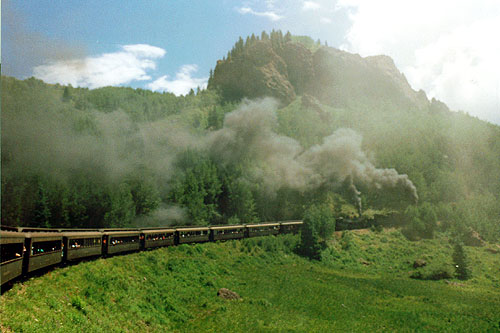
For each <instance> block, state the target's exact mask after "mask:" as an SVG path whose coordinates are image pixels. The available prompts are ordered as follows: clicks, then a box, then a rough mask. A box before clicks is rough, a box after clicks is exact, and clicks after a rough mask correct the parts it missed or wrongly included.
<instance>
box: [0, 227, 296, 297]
mask: <svg viewBox="0 0 500 333" xmlns="http://www.w3.org/2000/svg"><path fill="white" fill-rule="evenodd" d="M301 225H302V221H283V222H267V223H258V224H241V225H222V226H192V227H187V226H184V227H155V228H128V229H125V228H124V229H120V228H113V229H47V228H30V227H9V226H1V230H0V248H1V267H0V272H1V286H2V288H3V287H4V286H6V285H7V284H11V283H13V282H14V281H15V280H16V279H18V278H20V277H25V276H29V275H30V274H33V273H34V272H40V271H43V269H46V268H49V267H53V266H57V265H64V264H68V263H77V262H79V261H81V260H84V259H90V258H98V257H108V256H112V255H117V254H123V253H129V252H135V251H144V250H151V249H155V248H159V247H165V246H175V245H179V244H189V243H201V242H215V241H225V240H233V239H242V238H248V237H258V236H268V235H278V234H288V233H297V232H298V231H299V229H300V226H301Z"/></svg>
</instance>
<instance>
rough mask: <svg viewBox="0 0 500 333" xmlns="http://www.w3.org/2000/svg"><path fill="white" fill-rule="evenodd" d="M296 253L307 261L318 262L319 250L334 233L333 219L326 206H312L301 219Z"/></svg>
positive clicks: (319, 257)
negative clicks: (301, 223) (306, 258)
mask: <svg viewBox="0 0 500 333" xmlns="http://www.w3.org/2000/svg"><path fill="white" fill-rule="evenodd" d="M303 221H304V224H303V225H302V232H301V235H300V243H299V247H298V252H299V254H301V255H304V256H306V257H308V258H309V259H315V260H320V259H321V250H323V249H324V248H325V247H326V241H327V240H328V239H329V238H330V237H331V235H332V234H333V232H334V231H335V219H334V217H333V214H332V213H331V211H330V209H329V208H328V206H326V205H312V206H311V207H309V208H308V209H307V210H306V212H305V214H304V218H303Z"/></svg>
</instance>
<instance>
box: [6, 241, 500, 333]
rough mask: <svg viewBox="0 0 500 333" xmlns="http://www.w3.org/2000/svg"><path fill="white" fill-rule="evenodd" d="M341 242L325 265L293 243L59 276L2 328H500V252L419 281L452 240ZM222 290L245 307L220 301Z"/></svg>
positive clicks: (155, 254) (197, 249)
mask: <svg viewBox="0 0 500 333" xmlns="http://www.w3.org/2000/svg"><path fill="white" fill-rule="evenodd" d="M342 239H344V241H343V240H342ZM345 239H346V237H344V238H342V237H341V236H340V235H338V236H337V237H336V239H335V240H334V241H333V242H332V243H331V244H330V247H331V248H332V250H329V251H327V253H325V256H324V259H323V262H312V261H309V260H306V259H303V258H301V257H298V256H296V255H295V254H293V252H292V251H291V249H292V248H293V247H294V245H295V243H296V241H297V237H296V236H285V237H263V238H257V239H250V240H242V241H229V242H225V243H207V244H199V245H182V246H178V247H171V248H164V249H159V250H156V251H149V252H141V253H134V254H130V255H127V256H118V257H113V258H108V259H105V260H104V259H99V260H96V261H92V262H86V263H81V264H79V265H77V266H73V267H66V268H60V269H55V270H54V271H52V272H50V273H48V274H47V275H44V276H42V277H39V278H34V279H31V280H29V281H26V282H24V283H19V284H17V285H15V286H14V287H13V289H12V290H10V291H8V292H6V293H5V294H4V295H3V296H2V299H1V303H0V314H1V318H2V326H3V327H4V328H10V329H12V330H13V331H15V332H47V331H60V332H68V331H71V332H72V331H84V332H104V331H106V332H118V331H149V332H163V331H186V332H197V331H221V332H228V331H244V332H249V331H302V332H313V331H314V332H331V331H360V332H368V331H369V332H372V331H463V332H486V331H495V330H498V329H500V327H499V326H498V325H499V321H500V314H499V313H500V312H499V311H498V309H499V308H500V285H499V284H500V282H499V276H500V274H499V269H500V256H499V254H493V253H490V252H488V251H485V249H484V248H470V247H467V248H466V250H467V254H468V255H469V258H470V262H471V268H472V271H473V278H472V279H471V280H468V281H465V282H463V281H458V280H451V281H448V283H447V282H446V281H442V280H441V281H420V280H414V279H411V278H409V275H410V274H411V272H412V271H413V270H414V268H413V266H412V264H413V261H414V260H415V259H417V258H423V259H425V260H426V261H427V262H428V263H429V265H430V264H431V263H433V262H434V261H437V262H438V263H440V264H445V265H446V264H450V260H451V259H450V256H451V248H449V246H448V245H447V242H446V240H445V238H444V237H441V236H440V238H439V239H436V240H428V241H420V242H415V243H410V242H408V241H406V240H405V239H404V238H403V237H401V235H400V233H399V232H398V231H386V232H382V233H374V232H363V233H358V232H352V233H351V236H350V237H349V239H350V240H349V242H350V244H349V245H348V246H347V248H348V249H347V248H346V245H345V244H344V243H345ZM343 242H344V243H343ZM343 247H344V248H346V249H343ZM222 287H225V288H229V289H231V290H233V291H235V292H237V293H238V294H240V295H241V297H242V299H241V300H240V301H226V300H223V299H220V298H218V297H217V290H218V289H219V288H222Z"/></svg>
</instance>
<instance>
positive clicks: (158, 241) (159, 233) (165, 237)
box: [142, 229, 175, 249]
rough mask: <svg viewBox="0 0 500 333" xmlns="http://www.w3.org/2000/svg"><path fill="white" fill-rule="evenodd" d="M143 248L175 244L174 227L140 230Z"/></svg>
mask: <svg viewBox="0 0 500 333" xmlns="http://www.w3.org/2000/svg"><path fill="white" fill-rule="evenodd" d="M142 233H143V234H144V248H145V249H151V248H155V247H160V246H170V245H175V229H155V230H142Z"/></svg>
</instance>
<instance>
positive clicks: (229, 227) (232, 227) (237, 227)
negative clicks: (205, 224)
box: [210, 224, 245, 230]
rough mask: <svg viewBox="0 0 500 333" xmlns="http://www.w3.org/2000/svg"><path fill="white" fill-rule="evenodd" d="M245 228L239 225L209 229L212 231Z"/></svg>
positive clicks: (217, 226)
mask: <svg viewBox="0 0 500 333" xmlns="http://www.w3.org/2000/svg"><path fill="white" fill-rule="evenodd" d="M244 228H245V226H244V225H242V224H239V225H216V226H213V227H210V229H213V230H227V229H244Z"/></svg>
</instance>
